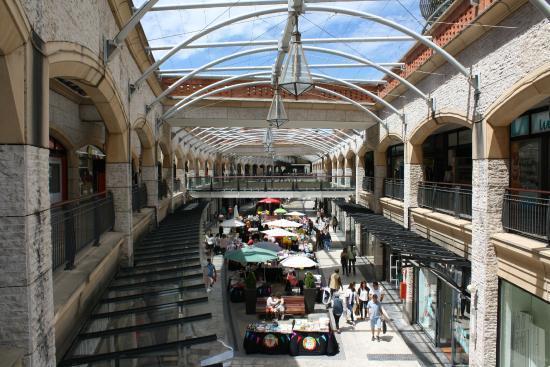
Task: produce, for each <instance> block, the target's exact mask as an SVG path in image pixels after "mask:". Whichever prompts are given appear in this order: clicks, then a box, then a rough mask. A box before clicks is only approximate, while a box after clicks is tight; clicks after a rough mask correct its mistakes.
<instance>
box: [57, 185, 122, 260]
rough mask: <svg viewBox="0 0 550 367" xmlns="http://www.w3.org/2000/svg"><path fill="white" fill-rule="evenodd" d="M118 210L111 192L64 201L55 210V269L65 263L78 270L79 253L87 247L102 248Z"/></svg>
mask: <svg viewBox="0 0 550 367" xmlns="http://www.w3.org/2000/svg"><path fill="white" fill-rule="evenodd" d="M114 223H115V210H114V204H113V197H112V195H111V193H110V192H109V193H105V192H103V193H99V194H95V195H91V196H88V197H84V198H81V199H77V200H70V201H64V202H61V203H58V204H55V205H54V206H52V208H51V226H52V232H51V236H52V262H53V264H52V265H53V269H54V270H55V269H57V268H59V267H60V266H61V265H63V264H65V269H66V270H70V269H72V268H74V260H75V257H76V254H77V253H78V252H79V251H80V250H82V249H83V248H84V247H86V246H88V245H90V244H94V245H99V238H100V236H101V235H102V234H103V233H105V232H107V231H109V230H111V229H113V226H114Z"/></svg>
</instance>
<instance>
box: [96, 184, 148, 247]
mask: <svg viewBox="0 0 550 367" xmlns="http://www.w3.org/2000/svg"><path fill="white" fill-rule="evenodd" d="M138 193H139V192H138ZM100 203H101V198H100V197H95V198H94V246H99V237H101V228H100V225H99V224H100V223H101V215H100V205H101V204H100ZM138 208H139V197H138Z"/></svg>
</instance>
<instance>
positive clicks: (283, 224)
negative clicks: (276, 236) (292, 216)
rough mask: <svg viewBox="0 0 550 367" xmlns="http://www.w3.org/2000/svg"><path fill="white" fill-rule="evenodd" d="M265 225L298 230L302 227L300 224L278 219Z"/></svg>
mask: <svg viewBox="0 0 550 367" xmlns="http://www.w3.org/2000/svg"><path fill="white" fill-rule="evenodd" d="M264 224H266V225H268V226H270V227H280V228H298V227H301V226H302V225H301V224H300V223H296V222H293V221H291V220H288V219H277V220H273V221H271V222H265V223H264Z"/></svg>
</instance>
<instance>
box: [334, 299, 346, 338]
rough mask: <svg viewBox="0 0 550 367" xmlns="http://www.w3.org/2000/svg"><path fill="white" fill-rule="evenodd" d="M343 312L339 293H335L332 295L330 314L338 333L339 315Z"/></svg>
mask: <svg viewBox="0 0 550 367" xmlns="http://www.w3.org/2000/svg"><path fill="white" fill-rule="evenodd" d="M343 313H344V305H343V304H342V300H341V299H340V295H339V294H338V293H335V294H334V297H333V298H332V316H334V324H335V325H336V332H337V333H338V334H340V317H342V314H343Z"/></svg>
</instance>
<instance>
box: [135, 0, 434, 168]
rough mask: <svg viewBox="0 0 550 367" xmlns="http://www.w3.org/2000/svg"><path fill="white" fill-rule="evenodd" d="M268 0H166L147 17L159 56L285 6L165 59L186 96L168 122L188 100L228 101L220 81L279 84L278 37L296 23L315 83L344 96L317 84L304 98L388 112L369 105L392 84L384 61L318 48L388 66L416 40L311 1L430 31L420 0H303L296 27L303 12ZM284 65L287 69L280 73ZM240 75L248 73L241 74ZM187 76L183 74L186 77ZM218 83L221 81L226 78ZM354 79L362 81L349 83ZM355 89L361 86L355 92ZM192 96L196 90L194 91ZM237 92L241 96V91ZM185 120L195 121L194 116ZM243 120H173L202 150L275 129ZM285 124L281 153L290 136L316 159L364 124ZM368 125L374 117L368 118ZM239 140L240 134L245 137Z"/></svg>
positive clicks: (278, 133) (165, 69)
mask: <svg viewBox="0 0 550 367" xmlns="http://www.w3.org/2000/svg"><path fill="white" fill-rule="evenodd" d="M263 1H269V4H268V5H263V4H261V2H262V0H258V1H244V0H236V1H227V2H226V4H224V5H223V6H217V5H216V6H215V5H214V4H215V3H218V4H219V3H224V1H223V0H194V1H193V2H187V1H183V0H159V1H158V2H157V3H156V4H155V5H154V6H153V8H152V9H151V10H150V11H149V12H148V13H147V14H146V15H145V16H144V17H143V18H142V20H141V25H142V27H143V29H144V32H145V34H146V37H147V39H148V42H149V46H150V51H151V53H152V55H153V57H154V59H155V60H156V61H159V60H161V59H162V58H163V57H165V56H166V55H167V54H168V53H169V52H170V50H171V49H172V48H173V47H175V46H177V45H178V44H180V43H182V42H184V41H185V40H188V39H189V38H190V37H192V36H194V35H199V34H200V32H201V31H204V30H206V29H208V28H210V27H212V26H214V25H216V24H220V23H222V22H225V21H228V20H231V19H235V18H237V17H240V16H244V15H246V14H248V13H251V12H256V11H262V10H266V9H274V8H281V11H279V12H274V13H266V14H263V15H261V16H255V17H251V18H246V19H242V20H240V21H237V22H235V23H231V24H228V25H227V26H224V27H222V28H219V29H216V30H213V31H212V32H210V33H208V34H206V35H204V36H201V37H198V38H197V39H196V40H193V42H191V43H190V44H189V45H188V46H186V47H184V48H182V49H180V50H178V51H177V52H175V53H174V54H173V55H172V56H171V57H170V58H168V59H166V61H165V62H163V63H162V64H160V65H159V69H158V70H157V71H156V72H157V75H158V76H159V77H160V78H161V80H162V81H163V83H164V84H165V85H166V86H167V87H170V90H169V91H170V92H169V93H168V92H167V95H169V96H171V97H172V98H179V99H176V102H177V105H176V107H173V108H168V112H165V115H164V116H163V117H161V119H164V118H165V117H166V121H168V122H169V120H168V117H173V116H175V115H176V114H177V113H181V112H182V111H184V110H185V109H186V108H187V110H188V109H189V107H188V105H190V104H192V103H195V102H197V101H198V100H200V99H203V98H204V99H205V100H208V99H212V98H216V96H217V99H216V100H215V101H214V102H213V103H210V104H209V105H208V106H206V107H209V106H216V105H219V104H220V103H223V102H224V100H227V94H220V93H219V92H215V91H216V90H219V89H220V88H224V91H225V90H227V91H229V90H232V91H233V90H237V91H238V88H237V87H234V86H232V85H231V84H236V83H237V84H238V83H240V84H239V85H242V86H243V87H241V90H242V88H245V87H247V86H248V87H250V86H252V85H254V86H260V87H262V86H264V87H266V86H267V87H268V88H269V87H272V85H271V81H270V78H271V75H270V74H271V73H272V67H273V65H274V60H278V58H280V57H281V53H279V52H278V50H277V44H278V42H280V41H281V40H283V41H282V42H283V44H284V42H285V41H284V40H285V34H287V35H288V39H287V41H286V42H291V41H290V33H291V31H294V30H296V28H297V29H298V30H299V31H300V33H301V39H302V43H303V45H304V53H305V55H306V56H307V62H308V65H309V67H310V70H311V73H312V75H313V77H314V81H315V82H316V84H317V83H319V82H321V81H322V86H323V88H325V89H330V90H332V91H336V92H337V93H338V94H336V95H332V94H331V93H329V94H327V93H326V91H322V90H323V88H318V90H316V89H313V90H311V91H310V92H307V93H305V94H304V95H303V96H300V98H299V99H302V98H304V99H307V100H308V101H311V100H314V101H315V100H318V101H322V102H326V101H327V99H328V100H331V101H334V100H336V101H338V103H341V104H350V103H351V104H355V105H356V106H355V107H358V108H359V109H363V111H364V112H367V113H365V121H375V122H376V121H378V122H380V121H381V120H380V119H379V118H377V116H376V113H375V112H374V113H368V111H367V110H371V111H372V110H373V107H372V104H373V103H372V102H373V101H374V100H373V99H372V98H375V97H376V95H377V94H378V87H379V86H383V85H384V84H385V83H386V81H385V80H384V77H385V75H386V73H384V72H382V71H381V70H380V68H378V69H377V68H375V67H369V66H368V65H366V64H365V63H363V62H358V61H357V59H352V58H348V57H343V55H342V54H339V55H335V54H334V53H327V52H324V51H322V52H321V51H320V50H319V48H324V49H329V50H332V51H336V52H340V53H345V54H349V55H352V56H354V57H356V58H357V57H358V58H361V59H367V60H369V61H372V62H374V63H376V64H378V65H380V66H382V67H384V68H386V69H388V70H396V69H395V68H399V67H400V65H403V64H400V63H399V60H400V59H401V58H402V57H403V56H404V55H405V53H406V52H407V51H408V50H409V49H410V48H411V46H412V45H413V44H414V42H413V38H412V37H410V36H408V35H405V34H403V33H402V32H400V31H398V30H396V29H394V28H391V27H389V26H386V25H382V24H380V23H377V22H374V21H370V20H366V19H363V18H358V17H352V16H349V15H344V14H337V13H335V12H331V11H308V8H307V7H308V6H309V7H310V8H311V7H312V6H330V7H339V8H346V9H352V10H355V11H361V12H366V13H369V14H373V15H375V16H379V17H383V18H384V19H387V20H390V21H393V22H395V23H397V24H399V25H400V26H404V27H407V28H408V29H410V30H412V31H415V32H417V33H421V32H422V30H423V28H424V26H425V24H426V22H425V20H424V18H422V15H421V12H420V6H419V2H418V0H370V1H367V0H365V1H360V0H347V1H334V2H331V1H326V0H323V1H320V0H309V1H308V0H304V2H305V4H306V7H305V11H303V12H299V13H300V14H298V17H297V23H298V24H297V26H296V25H294V24H293V23H292V21H293V20H294V19H296V18H294V17H291V16H290V15H289V12H288V11H287V9H288V8H287V5H285V4H282V2H278V1H274V0H263ZM146 2H147V0H134V5H135V6H136V7H140V6H142V5H143V4H145V3H146ZM251 3H254V5H246V6H245V5H244V4H251ZM291 19H292V20H291ZM289 24H290V25H289ZM259 49H262V50H261V52H254V53H247V51H248V50H259ZM241 52H242V53H244V55H242V56H239V57H235V58H231V57H228V56H230V55H232V54H235V53H241ZM282 55H283V56H282V57H285V54H284V53H283V54H282ZM220 58H227V60H226V61H223V62H217V60H219V59H220ZM209 63H214V64H213V65H212V66H211V67H209V68H204V70H200V71H196V73H195V72H194V70H196V69H198V68H202V67H203V66H205V65H207V64H209ZM275 63H276V64H277V65H279V66H280V67H281V66H282V65H283V63H282V62H280V63H277V62H276V61H275ZM285 63H286V61H285ZM280 67H279V68H278V69H279V70H278V72H279V74H280V71H281V70H280ZM276 69H277V68H275V69H274V70H276ZM190 73H192V74H190ZM251 73H254V75H248V76H247V74H251ZM243 75H244V76H243ZM323 75H327V76H328V77H329V79H323V78H324V77H323ZM186 76H187V77H186ZM237 76H243V77H242V78H241V77H239V78H237ZM230 77H235V78H234V81H233V80H232V81H231V82H230V83H229V82H228V83H227V84H224V82H221V80H223V79H227V78H230ZM180 78H183V79H180ZM197 78H198V79H200V82H199V83H198V85H195V84H193V83H192V81H193V80H195V79H197ZM178 79H180V80H179V81H178ZM207 80H212V82H206V84H204V83H205V81H207ZM218 81H220V82H219V83H217V82H218ZM184 82H185V83H187V84H186V85H187V87H185V88H183V87H179V86H180V85H182V84H183V83H184ZM214 82H216V86H215V87H211V88H210V89H209V88H208V85H211V84H212V83H214ZM179 83H181V84H179ZM345 83H351V84H353V85H351V86H350V85H349V84H347V85H346V84H345ZM189 85H192V87H189ZM354 85H355V86H361V88H362V89H364V90H367V92H361V89H359V90H358V89H357V88H355V89H354V88H352V87H354ZM172 87H173V89H172ZM335 88H336V89H335ZM198 90H201V92H197V91H198ZM346 90H347V92H346ZM350 91H353V92H354V93H355V94H353V93H350ZM357 91H359V92H357ZM368 92H370V93H371V95H370V96H368V94H366V93H368ZM190 94H191V97H189V95H190ZM201 94H202V95H201ZM204 94H206V96H205V95H204ZM236 94H237V95H238V93H236ZM260 94H262V92H260ZM220 96H221V97H220ZM262 96H263V97H262V98H264V100H268V101H269V100H271V95H269V93H265V92H264V93H263V94H262ZM366 96H368V99H367V100H365V97H366ZM373 96H374V97H373ZM238 97H241V98H244V99H246V98H249V99H250V98H253V97H254V98H260V97H256V94H255V93H254V96H252V95H250V94H248V95H246V94H245V95H244V96H242V95H238ZM283 97H284V98H285V99H284V100H287V99H289V96H288V95H286V96H283ZM346 97H347V98H346ZM350 99H351V101H350ZM365 102H367V103H365ZM199 108H203V107H202V106H201V107H199ZM187 110H186V111H187ZM267 111H268V108H266V111H265V114H266V116H267ZM373 119H374V120H373ZM186 123H187V124H189V125H191V124H192V122H191V121H189V122H186ZM239 124H240V123H239V121H230V120H228V121H227V127H222V128H220V127H216V128H207V127H204V128H203V127H201V128H198V130H196V129H193V130H191V129H189V128H186V129H182V128H181V127H180V128H177V127H174V128H173V132H174V133H176V135H180V136H181V138H180V142H181V141H182V140H183V142H184V143H185V142H191V141H192V142H193V143H192V144H191V145H192V146H195V148H198V147H201V149H203V150H205V151H208V152H211V153H214V152H215V153H224V152H227V151H229V150H231V151H232V153H233V154H234V155H240V154H239V152H238V150H235V149H233V148H236V147H239V146H243V145H246V146H250V145H256V146H262V139H263V137H264V136H265V130H266V128H267V127H268V124H267V122H266V124H265V128H242V127H239ZM189 125H179V126H183V127H185V126H189ZM195 126H197V125H195ZM201 126H202V125H201ZM216 126H218V125H216ZM284 127H286V128H285V129H276V130H274V137H273V138H274V139H273V147H274V149H275V151H276V150H277V146H279V148H281V147H284V146H285V145H289V144H291V145H293V146H298V147H300V146H304V147H308V148H311V149H309V150H308V151H306V152H304V154H301V155H300V156H302V157H307V158H311V157H316V156H318V154H326V153H328V152H329V151H331V150H332V149H333V148H335V147H336V146H338V144H339V143H341V142H342V141H344V140H346V139H350V138H354V136H356V135H357V134H356V133H357V131H354V130H351V129H349V128H342V129H337V128H330V129H328V128H323V129H314V128H311V129H305V128H301V127H300V128H293V126H292V120H291V121H289V123H288V124H285V126H284ZM366 127H368V125H365V128H366ZM363 130H364V129H363ZM185 136H188V140H185ZM182 138H183V139H182ZM235 139H238V141H237V142H236V143H235ZM279 150H280V149H279ZM266 153H269V154H260V153H258V154H254V155H270V154H272V153H273V152H266ZM281 153H282V152H275V154H277V155H284V152H283V154H281ZM241 156H244V155H241Z"/></svg>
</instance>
